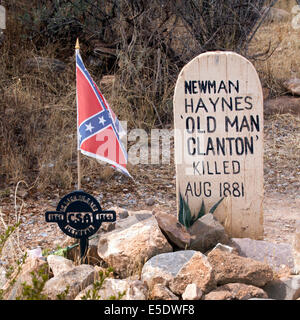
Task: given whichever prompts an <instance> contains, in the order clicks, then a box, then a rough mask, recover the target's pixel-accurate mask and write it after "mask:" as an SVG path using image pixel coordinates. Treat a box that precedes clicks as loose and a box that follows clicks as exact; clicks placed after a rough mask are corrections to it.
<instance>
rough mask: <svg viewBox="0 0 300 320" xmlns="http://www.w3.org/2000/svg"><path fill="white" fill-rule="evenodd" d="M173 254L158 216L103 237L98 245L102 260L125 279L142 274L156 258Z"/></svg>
mask: <svg viewBox="0 0 300 320" xmlns="http://www.w3.org/2000/svg"><path fill="white" fill-rule="evenodd" d="M127 219H128V218H127ZM124 220H125V219H124ZM170 251H172V247H171V245H170V244H169V243H168V241H167V239H166V238H165V237H164V235H163V234H162V232H161V230H160V229H159V227H158V224H157V221H156V219H155V217H154V216H152V217H151V218H149V219H147V220H143V221H141V222H139V223H135V224H133V225H132V226H130V227H129V228H127V229H125V230H121V231H117V230H115V231H113V232H111V233H107V234H105V235H102V236H101V238H100V240H99V244H98V255H99V256H100V258H102V259H103V260H104V261H105V262H106V263H107V264H108V265H109V266H111V267H112V268H113V269H114V271H115V272H116V273H118V274H119V275H120V276H122V277H123V278H124V277H126V276H130V275H131V274H135V273H139V272H140V271H141V269H142V266H143V265H144V263H145V262H146V261H147V260H149V259H150V258H152V257H153V256H155V255H158V254H160V253H164V252H170Z"/></svg>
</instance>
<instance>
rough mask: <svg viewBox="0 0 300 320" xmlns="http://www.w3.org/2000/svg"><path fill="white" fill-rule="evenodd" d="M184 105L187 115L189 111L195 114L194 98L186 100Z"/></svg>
mask: <svg viewBox="0 0 300 320" xmlns="http://www.w3.org/2000/svg"><path fill="white" fill-rule="evenodd" d="M189 102H190V103H189ZM184 103H185V113H188V112H189V111H190V112H194V100H193V98H191V99H190V101H188V99H187V98H185V99H184ZM188 108H190V110H188Z"/></svg>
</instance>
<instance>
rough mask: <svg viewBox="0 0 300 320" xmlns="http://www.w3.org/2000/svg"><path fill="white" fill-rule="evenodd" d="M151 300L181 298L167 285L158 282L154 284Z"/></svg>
mask: <svg viewBox="0 0 300 320" xmlns="http://www.w3.org/2000/svg"><path fill="white" fill-rule="evenodd" d="M150 299H151V300H179V298H178V297H177V296H176V295H175V294H174V293H173V292H172V291H171V290H169V289H168V288H167V287H166V286H164V285H163V284H160V283H157V284H155V285H154V287H153V289H152V291H151V294H150Z"/></svg>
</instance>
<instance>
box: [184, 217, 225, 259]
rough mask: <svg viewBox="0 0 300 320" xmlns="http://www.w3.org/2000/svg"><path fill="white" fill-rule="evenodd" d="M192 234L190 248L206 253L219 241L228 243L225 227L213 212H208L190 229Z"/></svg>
mask: <svg viewBox="0 0 300 320" xmlns="http://www.w3.org/2000/svg"><path fill="white" fill-rule="evenodd" d="M188 232H189V233H190V235H191V244H190V249H192V250H197V251H200V252H202V253H205V252H206V251H208V250H209V249H212V248H213V247H214V246H215V245H216V244H217V243H219V242H220V243H225V244H226V243H227V242H228V240H229V239H228V236H227V235H226V233H225V230H224V227H223V226H222V225H221V224H220V223H219V221H218V220H217V219H216V218H215V217H214V216H213V215H212V214H211V213H207V214H205V215H204V216H203V217H201V218H200V219H198V220H197V221H195V222H194V224H193V225H192V226H191V227H190V228H189V229H188Z"/></svg>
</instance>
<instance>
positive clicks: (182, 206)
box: [178, 193, 224, 228]
mask: <svg viewBox="0 0 300 320" xmlns="http://www.w3.org/2000/svg"><path fill="white" fill-rule="evenodd" d="M223 199H224V197H223V198H221V199H220V200H219V201H218V202H217V203H215V204H214V205H213V206H212V207H211V208H210V210H209V213H211V214H213V213H214V212H215V211H216V209H217V207H218V206H219V204H220V203H221V202H222V200H223ZM205 214H206V210H205V204H204V200H203V199H202V203H201V208H200V211H199V212H198V214H197V215H196V216H193V215H192V213H191V210H190V208H189V205H188V204H187V202H186V201H185V200H184V199H183V196H182V195H181V193H180V194H179V215H178V220H179V222H180V223H181V224H182V225H184V226H185V227H186V228H190V227H191V226H192V225H193V224H194V222H195V221H197V220H198V219H200V218H201V217H203V216H204V215H205Z"/></svg>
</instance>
